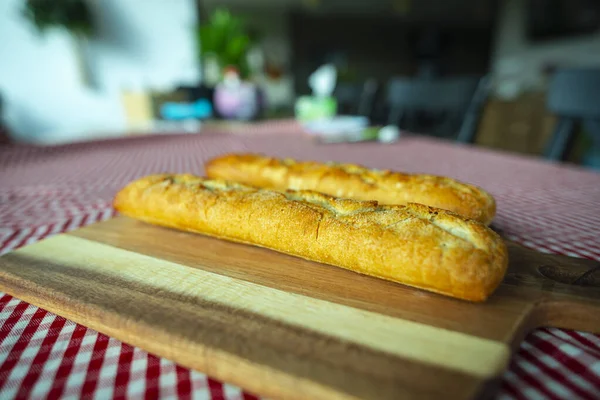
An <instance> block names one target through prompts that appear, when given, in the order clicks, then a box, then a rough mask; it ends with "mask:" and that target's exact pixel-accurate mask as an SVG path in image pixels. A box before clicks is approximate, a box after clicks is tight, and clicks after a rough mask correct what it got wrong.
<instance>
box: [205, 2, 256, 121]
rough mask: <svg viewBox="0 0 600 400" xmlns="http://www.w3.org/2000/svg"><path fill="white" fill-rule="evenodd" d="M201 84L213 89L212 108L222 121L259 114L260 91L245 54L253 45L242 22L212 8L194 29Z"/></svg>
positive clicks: (221, 10)
mask: <svg viewBox="0 0 600 400" xmlns="http://www.w3.org/2000/svg"><path fill="white" fill-rule="evenodd" d="M198 44H199V54H200V59H201V62H202V67H203V68H202V71H203V81H204V82H203V83H204V85H206V86H207V87H210V88H214V93H213V99H212V100H213V105H214V109H215V111H216V112H217V115H219V116H220V117H222V118H226V119H244V120H247V119H253V118H256V117H257V116H258V114H259V113H260V111H261V107H262V104H261V92H260V89H259V88H258V86H257V85H256V84H255V83H254V82H252V80H251V76H250V75H251V69H250V67H249V62H248V55H249V53H250V51H251V50H252V49H253V46H254V45H255V40H254V38H252V37H251V35H250V34H249V32H248V29H247V26H246V24H245V21H244V20H243V18H241V17H240V16H235V15H233V14H232V13H231V12H229V11H228V10H226V9H222V8H219V9H216V10H215V11H214V12H213V13H212V14H210V16H209V17H208V19H207V20H205V21H201V22H200V28H199V30H198Z"/></svg>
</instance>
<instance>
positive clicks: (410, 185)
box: [205, 154, 496, 225]
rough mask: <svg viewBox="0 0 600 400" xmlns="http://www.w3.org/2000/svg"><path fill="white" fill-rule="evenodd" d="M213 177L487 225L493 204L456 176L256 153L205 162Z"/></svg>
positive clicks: (493, 201) (475, 188) (481, 191)
mask: <svg viewBox="0 0 600 400" xmlns="http://www.w3.org/2000/svg"><path fill="white" fill-rule="evenodd" d="M205 170H206V175H207V176H208V177H209V178H211V179H224V180H228V181H235V182H239V183H243V184H246V185H250V186H257V187H262V188H267V189H273V190H280V191H281V190H287V189H293V190H314V191H317V192H321V193H325V194H328V195H331V196H336V197H344V198H349V199H354V200H365V201H368V200H376V201H378V202H379V203H381V204H400V205H403V204H408V203H421V204H425V205H428V206H432V207H436V208H442V209H445V210H450V211H454V212H456V213H458V214H460V215H463V216H465V217H467V218H471V219H476V220H478V221H480V222H482V223H484V224H486V225H489V224H490V223H491V222H492V220H493V218H494V215H495V213H496V202H495V200H494V198H493V197H492V196H491V195H490V194H489V193H487V192H486V191H484V190H482V189H480V188H478V187H476V186H473V185H469V184H466V183H462V182H459V181H457V180H454V179H450V178H446V177H441V176H434V175H425V174H404V173H400V172H393V171H388V170H375V169H369V168H365V167H363V166H360V165H354V164H340V163H333V162H329V163H319V162H314V161H303V162H300V161H296V160H292V159H289V158H286V159H276V158H271V157H266V156H262V155H258V154H227V155H224V156H221V157H217V158H214V159H212V160H210V161H209V162H208V163H207V164H206V165H205Z"/></svg>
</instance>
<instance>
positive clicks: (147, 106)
mask: <svg viewBox="0 0 600 400" xmlns="http://www.w3.org/2000/svg"><path fill="white" fill-rule="evenodd" d="M122 101H123V109H124V111H125V117H126V120H127V127H128V129H130V130H139V129H146V128H148V127H150V126H151V124H152V122H153V121H154V113H153V112H152V98H151V96H150V94H149V93H148V92H147V91H146V90H144V89H141V88H138V89H133V90H124V91H123V92H122Z"/></svg>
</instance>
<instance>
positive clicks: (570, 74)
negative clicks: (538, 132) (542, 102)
mask: <svg viewBox="0 0 600 400" xmlns="http://www.w3.org/2000/svg"><path fill="white" fill-rule="evenodd" d="M547 104H548V109H549V110H550V112H552V113H554V114H555V115H556V116H557V117H558V121H557V123H556V127H555V129H554V132H553V133H552V137H551V139H550V140H549V142H548V146H547V148H546V150H545V152H544V156H545V157H546V158H547V159H549V160H554V161H564V160H565V159H566V157H567V155H568V153H569V152H570V151H571V150H572V149H573V145H574V141H575V140H576V139H577V138H576V135H577V134H579V136H581V134H583V135H585V137H584V138H583V139H584V140H587V141H588V142H589V146H588V148H587V150H586V151H585V154H583V160H582V161H583V163H584V165H588V166H593V167H596V168H600V68H593V69H591V68H586V69H582V68H578V69H559V70H557V71H555V72H554V74H553V76H552V80H551V83H550V88H549V92H548V103H547ZM579 139H582V138H581V137H580V138H579Z"/></svg>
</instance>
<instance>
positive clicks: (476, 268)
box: [114, 174, 508, 301]
mask: <svg viewBox="0 0 600 400" xmlns="http://www.w3.org/2000/svg"><path fill="white" fill-rule="evenodd" d="M114 207H115V208H116V210H117V211H119V212H120V213H121V214H123V215H126V216H129V217H132V218H136V219H138V220H141V221H145V222H148V223H151V224H156V225H162V226H166V227H171V228H175V229H180V230H185V231H190V232H196V233H200V234H204V235H208V236H213V237H216V238H221V239H226V240H229V241H234V242H241V243H246V244H250V245H256V246H261V247H265V248H269V249H272V250H275V251H278V252H281V253H286V254H289V255H292V256H296V257H301V258H304V259H307V260H312V261H317V262H321V263H325V264H330V265H333V266H337V267H341V268H346V269H349V270H352V271H355V272H358V273H361V274H366V275H371V276H374V277H378V278H382V279H387V280H390V281H394V282H398V283H402V284H405V285H410V286H413V287H417V288H421V289H425V290H428V291H432V292H437V293H441V294H445V295H448V296H453V297H456V298H460V299H465V300H470V301H483V300H485V299H486V298H487V297H488V296H489V295H490V294H491V293H492V292H493V291H494V289H495V288H496V287H497V286H498V285H499V283H500V281H501V280H502V278H503V276H504V273H505V271H506V268H507V263H508V261H507V250H506V246H505V244H504V242H503V241H502V239H501V238H500V237H499V236H498V235H497V234H496V233H495V232H493V231H492V230H491V229H489V228H488V227H486V226H485V225H483V224H481V223H479V222H477V221H474V220H467V219H465V218H463V217H460V216H459V215H457V214H455V213H452V212H449V211H445V210H441V209H436V208H432V207H428V206H425V205H421V204H408V205H406V206H398V205H379V204H378V203H377V202H376V201H368V202H365V201H355V200H349V199H338V198H334V197H331V196H328V195H324V194H321V193H318V192H311V191H292V190H290V191H286V192H278V191H271V190H266V189H258V188H254V187H249V186H245V185H241V184H238V183H232V182H226V181H222V180H208V179H204V178H201V177H195V176H192V175H187V174H182V175H152V176H148V177H145V178H141V179H138V180H136V181H134V182H131V183H130V184H129V185H127V186H126V187H125V188H123V189H122V190H121V191H119V193H118V194H117V195H116V197H115V199H114Z"/></svg>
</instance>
